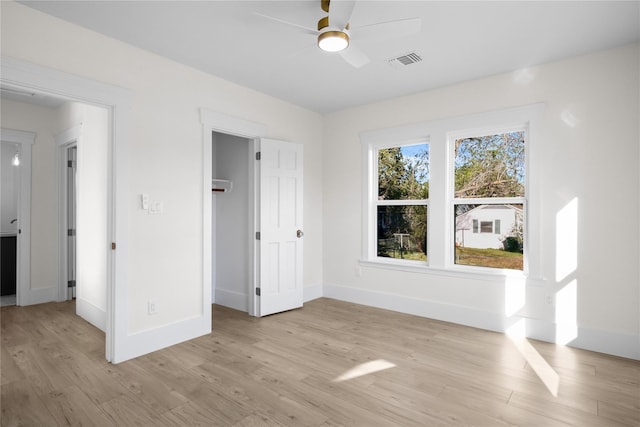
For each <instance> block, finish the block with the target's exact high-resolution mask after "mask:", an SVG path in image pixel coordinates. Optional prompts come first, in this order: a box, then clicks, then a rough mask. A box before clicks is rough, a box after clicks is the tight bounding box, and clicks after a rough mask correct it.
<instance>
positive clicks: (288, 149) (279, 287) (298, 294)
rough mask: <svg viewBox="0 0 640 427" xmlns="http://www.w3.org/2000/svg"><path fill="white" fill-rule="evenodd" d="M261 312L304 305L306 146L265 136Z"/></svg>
mask: <svg viewBox="0 0 640 427" xmlns="http://www.w3.org/2000/svg"><path fill="white" fill-rule="evenodd" d="M260 151H261V156H260V162H259V168H260V210H259V212H260V219H259V222H258V223H259V232H260V243H259V248H260V250H259V263H258V268H259V271H260V273H259V274H258V278H259V280H258V283H257V286H258V288H257V289H256V291H257V292H256V294H258V295H259V297H258V299H259V302H260V304H259V307H260V309H259V313H260V314H259V315H260V316H266V315H269V314H273V313H279V312H281V311H286V310H291V309H294V308H298V307H302V256H303V247H302V242H303V240H304V239H303V238H302V236H303V231H302V230H303V228H302V196H303V192H302V189H303V187H302V176H303V175H302V172H303V162H302V159H303V157H302V154H303V152H302V145H300V144H294V143H290V142H282V141H275V140H271V139H261V140H260Z"/></svg>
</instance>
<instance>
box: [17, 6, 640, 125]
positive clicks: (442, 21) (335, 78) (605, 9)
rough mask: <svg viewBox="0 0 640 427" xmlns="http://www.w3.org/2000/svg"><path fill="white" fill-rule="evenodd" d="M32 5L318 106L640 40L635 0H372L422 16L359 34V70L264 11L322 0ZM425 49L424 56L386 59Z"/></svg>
mask: <svg viewBox="0 0 640 427" xmlns="http://www.w3.org/2000/svg"><path fill="white" fill-rule="evenodd" d="M21 3H23V4H26V5H27V6H30V7H32V8H35V9H38V10H41V11H43V12H45V13H48V14H51V15H54V16H57V17H59V18H62V19H64V20H67V21H70V22H73V23H76V24H78V25H81V26H83V27H86V28H89V29H92V30H94V31H97V32H99V33H103V34H105V35H107V36H109V37H113V38H115V39H119V40H122V41H124V42H126V43H129V44H131V45H134V46H137V47H140V48H142V49H145V50H149V51H151V52H155V53H157V54H159V55H162V56H164V57H167V58H171V59H173V60H175V61H177V62H181V63H183V64H186V65H189V66H191V67H194V68H197V69H200V70H202V71H205V72H207V73H210V74H213V75H216V76H219V77H221V78H223V79H226V80H229V81H232V82H235V83H238V84H240V85H243V86H247V87H250V88H253V89H255V90H257V91H260V92H263V93H266V94H269V95H272V96H275V97H278V98H281V99H283V100H286V101H289V102H291V103H293V104H297V105H299V106H302V107H305V108H308V109H310V110H313V111H317V112H320V113H327V112H332V111H337V110H341V109H344V108H348V107H352V106H357V105H362V104H368V103H372V102H376V101H380V100H384V99H388V98H392V97H396V96H400V95H406V94H410V93H414V92H420V91H424V90H428V89H432V88H436V87H441V86H446V85H450V84H453V83H457V82H461V81H466V80H473V79H477V78H481V77H485V76H489V75H493V74H497V73H503V72H509V71H515V70H521V69H524V68H527V67H531V66H533V65H538V64H542V63H547V62H551V61H556V60H559V59H563V58H566V57H571V56H576V55H581V54H585V53H589V52H594V51H598V50H603V49H607V48H611V47H615V46H620V45H624V44H628V43H631V42H634V41H637V40H639V39H640V7H639V5H640V2H638V1H623V2H616V1H568V2H558V1H554V2H551V1H533V2H522V1H501V2H486V1H471V2H460V1H447V2H440V1H371V0H367V1H364V0H361V1H358V2H357V3H356V6H355V9H354V12H353V15H352V19H351V21H350V25H351V27H352V28H353V27H358V26H362V25H368V24H373V23H378V22H384V21H391V20H397V19H404V18H415V17H419V18H421V19H422V27H421V32H420V33H419V34H417V35H413V36H408V37H403V38H399V39H392V40H383V41H376V42H374V41H362V42H360V43H358V41H357V40H352V44H353V46H357V47H358V48H359V49H361V50H362V51H364V52H365V53H366V54H367V55H368V56H369V57H370V58H371V63H369V64H368V65H366V66H364V67H362V68H359V69H356V68H353V67H352V66H350V65H349V64H347V63H346V62H345V61H343V60H342V58H341V57H340V56H339V55H337V54H328V53H324V52H321V51H320V50H319V49H318V48H317V47H316V41H315V37H314V36H313V35H310V34H305V33H304V32H302V31H299V30H298V29H296V28H295V27H292V26H287V25H283V24H280V23H278V22H275V21H273V20H269V19H266V18H264V17H261V16H259V15H258V14H264V15H269V16H272V17H276V18H278V19H282V20H285V21H289V22H292V23H296V24H299V25H301V26H305V27H311V28H313V27H314V26H315V25H316V23H317V21H318V19H320V18H321V17H322V16H324V15H325V13H324V12H322V10H321V9H320V0H293V1H238V0H236V1H104V0H103V1H96V2H94V1H56V0H49V1H22V2H21ZM409 52H416V53H417V54H418V55H420V56H421V57H422V58H423V60H422V61H421V62H418V63H415V64H412V65H409V66H405V67H401V68H396V67H392V66H390V65H389V64H388V63H387V59H390V58H393V57H396V56H400V55H403V54H406V53H409Z"/></svg>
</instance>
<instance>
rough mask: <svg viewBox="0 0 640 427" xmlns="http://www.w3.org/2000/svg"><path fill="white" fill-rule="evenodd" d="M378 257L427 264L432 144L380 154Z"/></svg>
mask: <svg viewBox="0 0 640 427" xmlns="http://www.w3.org/2000/svg"><path fill="white" fill-rule="evenodd" d="M377 172H378V173H377V181H378V200H377V201H376V205H377V207H376V217H377V219H376V221H377V249H376V253H377V256H379V257H386V258H397V259H406V260H414V261H427V234H428V233H427V210H428V199H429V144H426V143H420V144H411V145H403V146H400V147H391V148H381V149H378V150H377Z"/></svg>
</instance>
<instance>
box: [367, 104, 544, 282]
mask: <svg viewBox="0 0 640 427" xmlns="http://www.w3.org/2000/svg"><path fill="white" fill-rule="evenodd" d="M543 112H544V105H543V104H532V105H527V106H523V107H516V108H509V109H504V110H497V111H492V112H487V113H480V114H472V115H466V116H460V117H452V118H445V119H440V120H434V121H428V122H421V123H415V124H410V125H405V126H400V127H394V128H387V129H379V130H372V131H367V132H363V133H361V134H360V142H361V147H362V159H363V165H362V174H363V175H362V183H363V191H362V213H363V221H362V252H361V259H360V265H363V266H367V267H377V268H385V269H393V270H399V271H405V272H419V273H427V274H436V275H445V276H453V277H466V278H472V279H487V280H491V278H492V277H496V276H523V275H524V276H527V277H529V278H532V279H542V274H541V272H542V271H543V266H542V253H541V249H540V237H539V236H540V233H539V231H540V219H539V218H540V214H539V206H540V202H539V199H540V197H539V184H538V183H539V170H540V165H539V159H538V154H537V150H536V147H537V146H538V145H539V143H538V142H537V141H539V140H540V139H541V138H542V125H541V122H542V116H543ZM513 128H525V129H526V130H527V133H526V137H527V139H526V141H525V149H526V150H527V151H526V152H525V158H526V176H525V180H526V182H525V185H526V195H527V197H526V201H525V200H523V201H525V202H526V205H525V204H523V208H524V209H526V211H525V221H526V225H525V231H524V232H525V235H524V238H525V242H526V243H525V245H526V249H525V250H526V254H525V269H524V270H523V271H520V270H501V269H495V268H487V267H470V266H462V265H456V264H455V263H454V262H453V261H454V259H453V257H454V245H455V233H454V227H453V221H454V217H453V203H452V200H453V197H452V195H453V194H454V193H453V188H454V185H453V184H454V183H453V172H452V168H453V159H452V156H453V149H452V147H451V143H450V141H451V138H452V137H456V136H459V135H464V134H465V133H466V134H467V135H469V136H471V135H473V136H477V135H478V132H482V131H483V130H485V131H486V130H488V131H489V133H492V132H494V131H495V130H500V129H513ZM489 133H487V135H488V134H489ZM424 141H426V142H427V143H428V144H429V202H428V208H427V209H428V214H427V233H428V237H427V245H428V247H427V253H428V265H427V264H426V263H416V262H408V261H406V260H395V259H387V258H381V257H377V252H376V245H377V240H376V239H377V229H376V224H377V218H376V209H375V208H374V206H375V201H377V191H378V188H377V155H376V154H377V150H378V149H380V148H388V147H393V146H403V145H410V144H415V143H419V142H424ZM464 200H465V203H473V199H464ZM492 202H494V203H499V202H500V199H499V198H495V200H492ZM508 203H514V202H513V199H511V198H509V199H508Z"/></svg>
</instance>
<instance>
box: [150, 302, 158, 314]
mask: <svg viewBox="0 0 640 427" xmlns="http://www.w3.org/2000/svg"><path fill="white" fill-rule="evenodd" d="M147 311H148V313H149V314H156V313H157V312H158V305H157V304H156V302H155V301H154V300H149V301H148V302H147Z"/></svg>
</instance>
